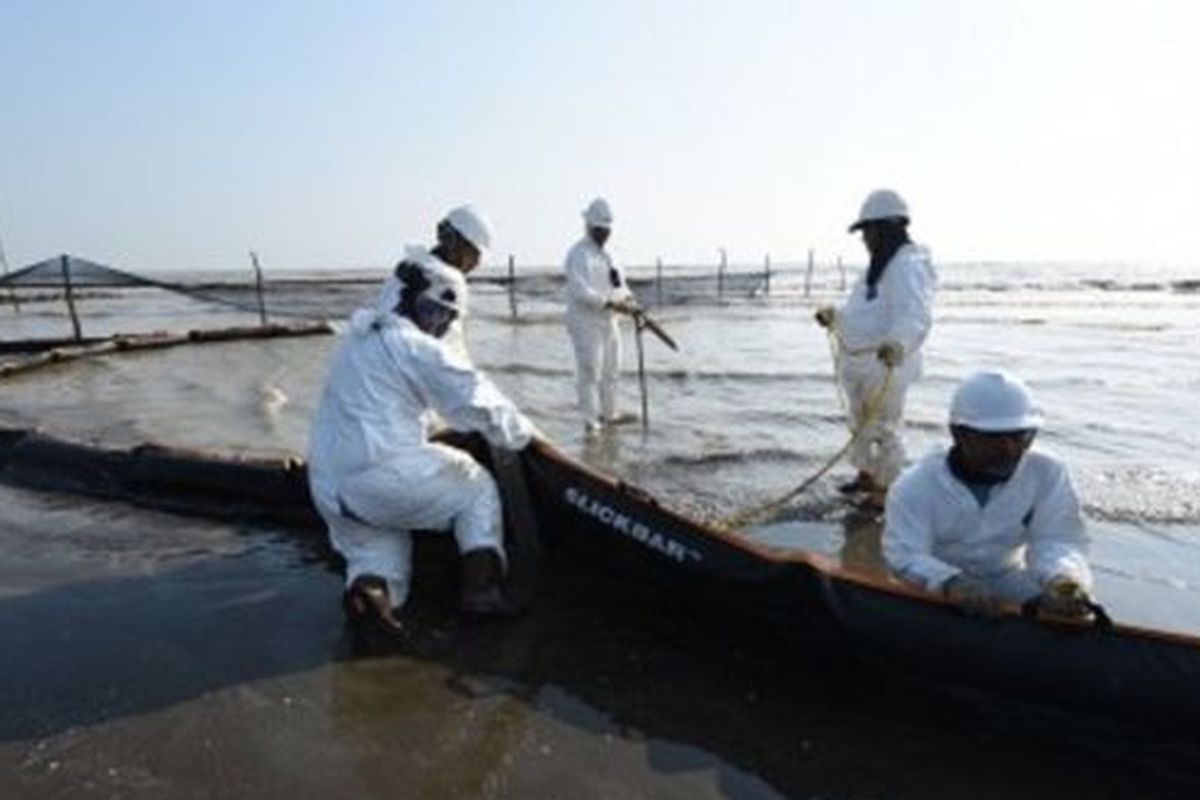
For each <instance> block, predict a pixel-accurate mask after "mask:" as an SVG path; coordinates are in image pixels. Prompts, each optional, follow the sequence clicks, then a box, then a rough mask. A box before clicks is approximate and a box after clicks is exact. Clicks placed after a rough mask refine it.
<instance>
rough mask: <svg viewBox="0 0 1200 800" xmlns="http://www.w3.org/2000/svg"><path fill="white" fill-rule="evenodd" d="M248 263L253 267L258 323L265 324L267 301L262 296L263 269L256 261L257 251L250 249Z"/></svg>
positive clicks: (264, 325)
mask: <svg viewBox="0 0 1200 800" xmlns="http://www.w3.org/2000/svg"><path fill="white" fill-rule="evenodd" d="M250 264H251V266H253V267H254V295H255V297H257V298H258V324H259V325H262V326H263V327H266V325H267V301H266V299H265V298H264V297H263V271H262V265H261V264H259V263H258V253H256V252H254V251H253V250H251V251H250Z"/></svg>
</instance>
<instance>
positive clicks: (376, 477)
mask: <svg viewBox="0 0 1200 800" xmlns="http://www.w3.org/2000/svg"><path fill="white" fill-rule="evenodd" d="M464 288H465V287H464V286H463V285H462V278H461V275H459V274H458V273H456V272H454V271H452V270H446V269H418V270H414V271H410V273H409V274H408V276H407V280H406V282H405V285H404V287H403V289H402V291H401V292H400V293H399V298H398V303H397V305H396V307H395V308H394V310H392V311H390V312H388V311H384V310H382V309H378V308H377V309H362V310H359V311H358V312H356V313H355V314H354V316H353V317H351V320H350V329H349V331H348V332H347V333H346V334H345V335H344V337H343V340H342V342H341V344H340V347H339V348H338V350H337V351H336V353H335V354H334V356H333V359H332V363H331V366H330V370H329V376H328V378H327V380H326V384H325V390H324V393H323V394H322V397H321V401H320V406H319V408H318V410H317V414H316V419H315V421H314V424H313V429H312V433H311V442H310V446H309V472H308V475H309V486H310V489H311V492H312V497H313V500H314V503H315V504H316V507H317V510H318V511H319V512H320V514H321V516H322V518H323V519H324V520H325V523H326V525H327V526H328V529H329V539H330V542H331V543H332V545H333V547H334V548H335V549H336V550H337V551H338V552H339V553H340V554H341V555H342V556H343V557H344V558H345V559H346V593H345V596H344V607H345V609H346V613H347V615H348V616H349V617H350V619H351V621H352V622H355V623H366V624H367V625H368V627H369V628H372V629H375V630H381V631H382V632H384V633H386V634H391V635H395V636H397V637H402V636H403V634H404V629H403V626H402V625H401V623H400V621H399V620H398V619H397V617H396V611H397V610H398V609H399V608H400V607H401V606H402V605H403V604H404V602H405V599H406V598H407V596H408V591H409V582H410V578H411V572H412V539H411V535H412V531H414V530H433V531H440V530H447V529H449V530H451V531H452V532H453V535H454V538H455V540H456V541H457V544H458V549H459V552H460V553H461V554H462V596H461V605H462V610H463V611H464V612H465V613H468V614H471V615H476V616H487V615H495V614H505V613H508V611H509V606H508V604H507V602H506V600H505V598H504V595H503V593H502V592H501V581H502V578H503V575H504V571H505V569H506V557H505V551H504V544H503V521H502V509H501V504H500V495H499V492H498V490H497V487H496V483H495V481H494V480H493V479H492V477H491V475H490V474H489V473H488V472H487V471H486V470H485V469H484V468H483V467H482V466H480V465H479V463H477V462H476V461H475V460H474V459H473V458H471V456H469V455H468V454H466V453H465V452H462V451H460V450H456V449H454V448H451V447H448V446H445V445H441V444H438V443H435V442H431V441H429V437H428V433H429V430H428V429H429V425H430V423H431V418H432V414H431V412H436V414H437V415H438V416H440V417H441V419H442V420H443V421H445V422H446V424H448V425H449V426H450V427H452V428H454V429H456V430H463V431H475V432H478V433H481V434H482V435H483V436H484V437H485V438H486V439H487V440H488V441H489V442H490V443H491V444H493V445H495V446H498V447H502V448H507V449H510V450H520V449H522V448H524V447H525V445H526V444H528V442H529V441H530V439H531V437H532V436H533V434H534V432H535V431H534V428H533V425H532V424H531V423H530V422H529V420H528V419H526V418H525V416H524V415H522V414H521V412H520V411H518V410H517V408H516V407H515V406H514V405H513V404H512V403H511V402H510V401H509V400H508V399H507V398H506V397H504V395H502V394H501V393H500V391H499V390H498V389H497V388H496V387H495V385H494V384H493V383H492V382H491V381H490V380H489V379H488V378H487V377H485V376H484V375H482V374H481V373H479V372H477V371H476V370H475V369H474V368H473V367H472V366H471V365H470V363H469V362H468V361H467V360H466V358H465V357H464V356H462V355H461V354H456V353H454V352H453V351H452V350H451V349H450V348H448V347H447V346H446V345H445V343H444V342H443V341H441V337H442V336H443V335H444V334H445V333H446V331H447V330H448V329H449V327H450V325H451V323H452V322H453V321H454V319H455V317H456V316H457V315H458V313H459V310H460V305H459V303H460V302H461V299H462V298H463V289H464Z"/></svg>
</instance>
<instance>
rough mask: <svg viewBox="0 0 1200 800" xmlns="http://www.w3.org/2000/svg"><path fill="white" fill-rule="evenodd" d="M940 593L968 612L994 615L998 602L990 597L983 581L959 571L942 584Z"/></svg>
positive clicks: (998, 607) (997, 609)
mask: <svg viewBox="0 0 1200 800" xmlns="http://www.w3.org/2000/svg"><path fill="white" fill-rule="evenodd" d="M942 595H943V596H944V597H945V598H946V599H947V600H949V601H950V602H951V603H954V604H955V605H957V606H959V607H960V608H962V610H963V611H965V612H967V613H968V614H978V615H980V616H984V617H994V616H996V615H997V614H999V613H1000V603H999V602H998V601H997V600H996V598H994V597H992V594H991V592H989V591H988V589H987V586H986V585H985V584H984V583H983V581H979V580H976V579H975V578H972V577H969V576H967V575H963V574H962V573H959V574H958V575H955V576H954V577H952V578H950V579H949V580H948V581H946V582H945V583H943V584H942Z"/></svg>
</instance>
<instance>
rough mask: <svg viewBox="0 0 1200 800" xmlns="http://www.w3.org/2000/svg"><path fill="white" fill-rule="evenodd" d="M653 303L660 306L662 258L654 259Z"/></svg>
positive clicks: (657, 306)
mask: <svg viewBox="0 0 1200 800" xmlns="http://www.w3.org/2000/svg"><path fill="white" fill-rule="evenodd" d="M654 305H655V307H656V308H662V258H661V257H660V258H657V259H655V261H654Z"/></svg>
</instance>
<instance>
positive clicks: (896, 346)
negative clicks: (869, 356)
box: [875, 342, 904, 367]
mask: <svg viewBox="0 0 1200 800" xmlns="http://www.w3.org/2000/svg"><path fill="white" fill-rule="evenodd" d="M875 354H876V355H877V356H879V360H880V361H882V362H883V363H884V364H886V365H887V366H889V367H898V366H900V362H901V361H903V360H904V345H902V344H900V343H899V342H884V343H883V344H881V345H879V349H878V350H877V351H876V352H875Z"/></svg>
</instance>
